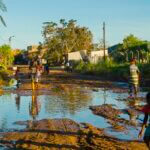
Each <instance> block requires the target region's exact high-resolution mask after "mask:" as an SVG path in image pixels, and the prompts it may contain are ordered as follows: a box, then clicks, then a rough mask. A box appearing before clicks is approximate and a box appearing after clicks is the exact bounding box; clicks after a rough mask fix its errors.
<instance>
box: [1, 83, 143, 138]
mask: <svg viewBox="0 0 150 150" xmlns="http://www.w3.org/2000/svg"><path fill="white" fill-rule="evenodd" d="M24 92H25V91H24ZM24 92H18V93H17V94H12V93H9V94H8V93H5V94H3V95H1V96H0V108H1V109H0V132H6V131H10V130H18V129H22V128H24V126H20V125H17V124H15V122H17V121H26V120H40V119H44V118H70V119H73V120H75V121H77V122H86V123H91V124H92V125H94V126H96V127H100V128H105V130H106V132H107V133H108V134H110V135H114V136H116V137H118V138H120V139H137V134H138V132H139V127H138V126H135V127H130V126H128V127H127V130H126V131H124V132H116V131H114V130H113V129H112V128H111V127H110V124H109V123H108V122H107V119H104V118H103V117H100V116H96V115H94V114H93V113H92V112H91V110H90V109H89V106H94V105H102V104H112V105H113V107H115V108H117V109H124V108H128V107H129V106H128V104H127V102H126V100H125V99H126V98H127V97H128V94H127V93H118V92H117V93H115V92H113V91H111V90H107V89H103V88H98V89H92V88H88V87H80V86H75V85H71V86H70V85H62V86H60V87H59V86H58V87H55V88H52V89H51V90H50V91H49V92H47V94H44V95H43V94H41V93H42V92H39V91H38V90H37V91H34V92H33V91H28V92H27V93H28V94H23V93H24ZM140 95H141V96H142V97H144V96H145V93H140ZM142 103H143V102H142ZM121 117H123V118H125V119H127V120H130V116H129V115H128V114H121ZM136 117H137V116H134V118H135V120H134V121H135V122H138V123H139V122H141V121H140V119H143V115H142V114H140V115H139V116H138V118H136Z"/></svg>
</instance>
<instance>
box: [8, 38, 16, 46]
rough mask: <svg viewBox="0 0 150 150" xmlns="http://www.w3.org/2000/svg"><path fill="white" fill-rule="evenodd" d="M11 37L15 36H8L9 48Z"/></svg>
mask: <svg viewBox="0 0 150 150" xmlns="http://www.w3.org/2000/svg"><path fill="white" fill-rule="evenodd" d="M13 37H15V36H10V37H9V38H8V41H9V45H10V46H11V41H12V38H13Z"/></svg>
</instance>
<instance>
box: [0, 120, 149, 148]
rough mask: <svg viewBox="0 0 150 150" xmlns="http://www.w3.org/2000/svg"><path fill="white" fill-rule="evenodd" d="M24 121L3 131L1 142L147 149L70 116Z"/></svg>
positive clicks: (17, 145) (15, 145) (14, 145)
mask: <svg viewBox="0 0 150 150" xmlns="http://www.w3.org/2000/svg"><path fill="white" fill-rule="evenodd" d="M27 124H28V127H27V128H26V129H25V130H24V131H22V132H11V133H5V135H4V137H3V138H1V139H0V142H1V143H3V144H5V145H7V146H8V147H11V148H17V149H26V150H27V149H28V150H37V149H38V150H48V149H51V150H58V149H61V150H67V149H68V150H69V149H70V150H71V149H81V150H82V149H83V150H107V149H109V150H115V149H118V150H127V149H128V150H130V149H136V150H147V147H146V145H145V144H144V143H143V142H139V141H121V140H119V139H117V138H114V137H110V136H108V135H106V134H105V133H104V131H103V129H98V128H96V127H94V126H92V125H90V124H85V123H84V124H78V123H76V122H74V121H72V120H69V119H53V120H41V121H35V122H31V121H29V122H28V123H27Z"/></svg>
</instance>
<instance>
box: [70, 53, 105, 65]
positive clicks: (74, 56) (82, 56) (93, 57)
mask: <svg viewBox="0 0 150 150" xmlns="http://www.w3.org/2000/svg"><path fill="white" fill-rule="evenodd" d="M105 56H106V57H107V56H108V50H105ZM103 57H104V50H99V51H91V53H90V54H89V55H88V54H87V50H81V51H76V52H71V53H68V61H72V60H73V61H79V60H83V61H85V60H89V61H90V62H92V63H96V62H97V61H98V60H99V59H101V58H103Z"/></svg>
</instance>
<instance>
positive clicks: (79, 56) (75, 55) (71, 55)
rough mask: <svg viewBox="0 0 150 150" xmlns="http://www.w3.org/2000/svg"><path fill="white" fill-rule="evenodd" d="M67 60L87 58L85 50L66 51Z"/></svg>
mask: <svg viewBox="0 0 150 150" xmlns="http://www.w3.org/2000/svg"><path fill="white" fill-rule="evenodd" d="M67 57H68V58H67V59H68V61H79V60H83V61H84V60H86V59H87V50H81V51H76V52H71V53H68V56H67Z"/></svg>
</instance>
